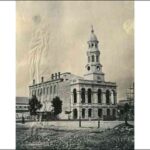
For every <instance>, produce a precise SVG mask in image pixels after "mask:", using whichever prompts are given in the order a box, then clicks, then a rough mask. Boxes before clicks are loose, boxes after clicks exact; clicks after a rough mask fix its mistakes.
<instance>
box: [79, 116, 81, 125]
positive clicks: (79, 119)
mask: <svg viewBox="0 0 150 150" xmlns="http://www.w3.org/2000/svg"><path fill="white" fill-rule="evenodd" d="M79 127H81V117H79Z"/></svg>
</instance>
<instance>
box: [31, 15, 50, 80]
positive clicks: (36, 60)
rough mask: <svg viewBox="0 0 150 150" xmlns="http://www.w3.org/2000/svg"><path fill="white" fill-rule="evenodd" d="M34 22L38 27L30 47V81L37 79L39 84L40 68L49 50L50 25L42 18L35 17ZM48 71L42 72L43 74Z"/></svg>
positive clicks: (33, 34)
mask: <svg viewBox="0 0 150 150" xmlns="http://www.w3.org/2000/svg"><path fill="white" fill-rule="evenodd" d="M33 21H34V23H35V25H36V27H35V29H34V30H33V33H32V38H31V43H30V46H29V49H30V51H29V72H30V79H31V80H33V79H35V80H36V82H37V83H39V80H40V75H41V71H40V66H41V60H42V57H43V56H46V54H47V52H48V49H49V37H50V34H49V30H48V28H49V24H48V23H46V20H45V19H44V18H43V19H42V18H41V17H40V16H34V17H33ZM45 71H46V70H44V71H42V74H43V73H44V72H45Z"/></svg>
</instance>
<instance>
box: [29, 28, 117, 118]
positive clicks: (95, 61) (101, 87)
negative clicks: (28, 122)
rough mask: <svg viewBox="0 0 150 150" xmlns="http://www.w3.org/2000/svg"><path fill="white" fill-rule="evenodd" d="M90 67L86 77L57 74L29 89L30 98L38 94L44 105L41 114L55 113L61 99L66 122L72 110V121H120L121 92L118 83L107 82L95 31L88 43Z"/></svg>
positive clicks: (92, 32)
mask: <svg viewBox="0 0 150 150" xmlns="http://www.w3.org/2000/svg"><path fill="white" fill-rule="evenodd" d="M87 43H88V50H87V64H86V66H85V74H84V77H79V76H77V75H74V74H72V73H69V72H66V73H60V72H59V73H55V74H52V75H51V78H50V79H48V80H47V81H44V78H43V77H42V78H41V83H35V80H33V85H30V86H29V92H30V94H29V95H30V97H31V96H32V95H36V96H37V98H38V100H40V101H41V102H42V104H43V107H42V108H41V110H40V111H41V112H50V111H51V110H52V106H51V101H52V100H53V98H54V97H56V96H58V97H60V99H61V100H62V113H61V114H60V115H59V116H60V118H62V119H65V118H67V117H68V115H67V114H66V113H65V112H66V111H71V114H70V118H71V119H79V117H81V118H82V119H97V118H98V117H100V118H103V119H105V118H107V119H111V118H116V115H117V111H116V110H117V104H116V102H117V91H116V87H117V86H116V83H113V82H106V81H105V76H104V73H103V72H102V65H101V64H100V51H99V48H98V43H99V41H98V40H97V37H96V35H95V34H94V30H93V28H92V30H91V35H90V38H89V40H88V42H87Z"/></svg>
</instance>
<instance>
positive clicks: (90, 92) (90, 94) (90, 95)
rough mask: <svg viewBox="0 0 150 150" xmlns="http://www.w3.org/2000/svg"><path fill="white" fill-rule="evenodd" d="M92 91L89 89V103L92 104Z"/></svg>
mask: <svg viewBox="0 0 150 150" xmlns="http://www.w3.org/2000/svg"><path fill="white" fill-rule="evenodd" d="M91 97H92V91H91V89H88V103H91Z"/></svg>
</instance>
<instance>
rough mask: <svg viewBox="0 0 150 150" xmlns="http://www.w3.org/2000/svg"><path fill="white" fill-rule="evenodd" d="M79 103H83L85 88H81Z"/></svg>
mask: <svg viewBox="0 0 150 150" xmlns="http://www.w3.org/2000/svg"><path fill="white" fill-rule="evenodd" d="M81 103H85V89H84V88H82V89H81Z"/></svg>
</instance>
